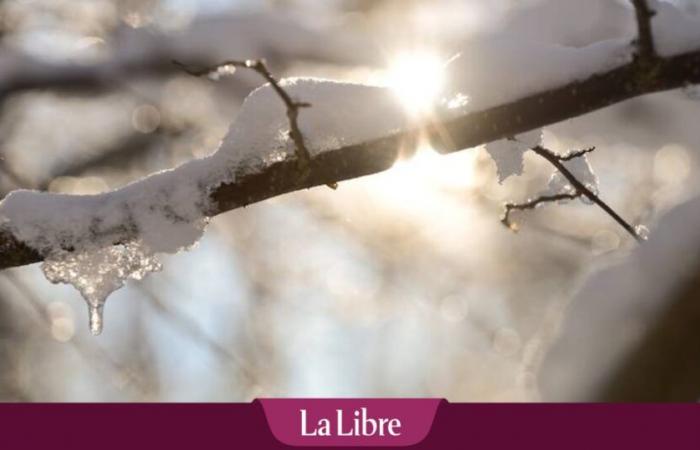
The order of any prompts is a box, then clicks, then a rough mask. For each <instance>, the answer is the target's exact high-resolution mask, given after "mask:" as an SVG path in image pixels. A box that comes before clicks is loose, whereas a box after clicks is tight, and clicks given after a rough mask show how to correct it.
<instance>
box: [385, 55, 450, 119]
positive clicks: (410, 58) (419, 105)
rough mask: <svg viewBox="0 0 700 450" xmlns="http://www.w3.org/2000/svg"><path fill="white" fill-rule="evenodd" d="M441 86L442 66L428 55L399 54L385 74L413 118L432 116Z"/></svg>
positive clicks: (437, 60)
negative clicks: (430, 114)
mask: <svg viewBox="0 0 700 450" xmlns="http://www.w3.org/2000/svg"><path fill="white" fill-rule="evenodd" d="M444 83H445V64H444V62H443V61H442V60H441V59H440V58H439V57H438V56H437V55H436V54H434V53H431V52H428V51H413V52H404V53H400V54H399V55H397V57H396V58H395V59H394V61H393V62H392V64H391V65H390V67H389V71H388V74H387V84H388V85H389V86H390V87H391V89H393V90H394V92H396V94H397V95H398V96H399V98H400V99H401V101H402V103H403V105H404V106H405V108H406V110H407V111H408V113H410V114H411V115H414V116H421V115H425V114H427V113H429V112H431V110H432V109H433V106H434V103H435V101H436V100H437V98H438V95H439V94H440V91H441V90H442V88H443V85H444Z"/></svg>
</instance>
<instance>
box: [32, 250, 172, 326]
mask: <svg viewBox="0 0 700 450" xmlns="http://www.w3.org/2000/svg"><path fill="white" fill-rule="evenodd" d="M160 269H161V265H160V263H159V262H158V260H157V259H156V257H155V256H154V255H153V253H152V252H151V251H150V250H149V249H148V247H146V246H144V245H143V244H142V243H141V242H137V241H136V242H128V243H126V244H121V245H109V246H107V247H104V248H101V247H94V248H88V249H85V250H83V251H81V252H73V253H71V252H60V253H57V254H55V255H52V256H51V257H50V258H47V259H46V260H45V261H44V264H43V265H42V270H43V271H44V275H45V276H46V278H47V279H48V280H49V281H51V282H52V283H68V284H72V285H73V286H75V287H76V288H77V289H78V290H79V291H80V294H81V295H82V296H83V298H84V299H85V302H86V303H87V305H88V315H89V318H90V332H91V333H92V334H93V335H98V334H100V333H101V332H102V326H103V322H104V320H103V318H102V311H103V309H104V305H105V301H106V299H107V297H108V296H109V294H111V293H112V292H114V291H115V290H117V289H119V288H120V287H122V286H123V285H124V283H125V282H126V280H127V279H129V278H133V279H137V280H140V279H141V278H143V277H144V276H145V275H146V274H147V273H149V272H155V271H158V270H160Z"/></svg>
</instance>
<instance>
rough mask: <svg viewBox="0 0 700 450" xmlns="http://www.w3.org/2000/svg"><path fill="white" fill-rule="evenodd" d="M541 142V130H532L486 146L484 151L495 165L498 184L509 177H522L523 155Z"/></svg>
mask: <svg viewBox="0 0 700 450" xmlns="http://www.w3.org/2000/svg"><path fill="white" fill-rule="evenodd" d="M541 142H542V130H534V131H530V132H528V133H523V134H520V135H518V136H516V137H515V138H514V139H501V140H499V141H495V142H491V143H490V144H487V145H486V151H487V152H488V153H489V155H491V158H493V160H494V162H495V163H496V170H497V172H498V182H499V183H503V182H504V181H505V180H506V179H507V178H508V177H510V176H511V175H522V173H523V155H524V154H525V152H526V151H528V150H529V149H531V148H533V147H536V146H538V145H540V143H541Z"/></svg>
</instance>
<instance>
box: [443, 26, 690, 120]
mask: <svg viewBox="0 0 700 450" xmlns="http://www.w3.org/2000/svg"><path fill="white" fill-rule="evenodd" d="M697 44H698V47H700V41H699V42H698V43H697ZM632 50H633V49H632V46H631V45H630V41H629V40H626V39H610V40H606V41H602V42H598V43H595V44H592V45H589V46H586V47H582V48H573V47H563V46H558V45H552V44H547V43H542V42H536V41H528V40H526V39H523V38H521V37H519V36H512V35H508V34H506V35H502V36H498V37H493V38H488V39H484V40H478V41H475V42H473V43H470V44H469V45H468V46H466V47H465V48H463V49H462V51H461V52H460V54H459V56H458V57H457V58H455V59H454V60H453V61H452V62H451V63H450V64H449V65H448V67H447V70H448V78H449V81H448V83H447V86H446V88H445V89H444V91H443V97H444V98H445V101H444V102H443V112H444V113H445V114H447V115H450V116H454V115H459V114H465V113H468V112H471V111H478V110H482V109H485V108H489V107H493V106H497V105H499V104H503V103H507V102H510V101H514V100H518V99H521V98H524V97H527V96H529V95H533V94H536V93H538V92H543V91H546V90H548V89H553V88H557V87H560V86H564V85H566V84H569V83H571V82H573V81H577V80H584V79H586V78H589V77H590V76H591V75H593V74H596V73H601V72H605V71H608V70H611V69H614V68H616V67H619V66H622V65H624V64H626V63H629V62H630V61H631V60H632ZM457 96H462V97H466V98H468V99H469V101H468V102H465V103H462V107H460V108H454V107H448V105H450V106H453V105H454V103H450V102H451V101H452V100H453V99H454V98H455V97H457Z"/></svg>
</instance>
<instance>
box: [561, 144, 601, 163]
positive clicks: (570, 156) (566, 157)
mask: <svg viewBox="0 0 700 450" xmlns="http://www.w3.org/2000/svg"><path fill="white" fill-rule="evenodd" d="M593 151H595V147H588V148H584V149H581V150H571V151H570V152H568V153H565V154H563V155H557V158H559V161H571V160H572V159H576V158H580V157H582V156H584V155H586V154H588V153H591V152H593Z"/></svg>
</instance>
